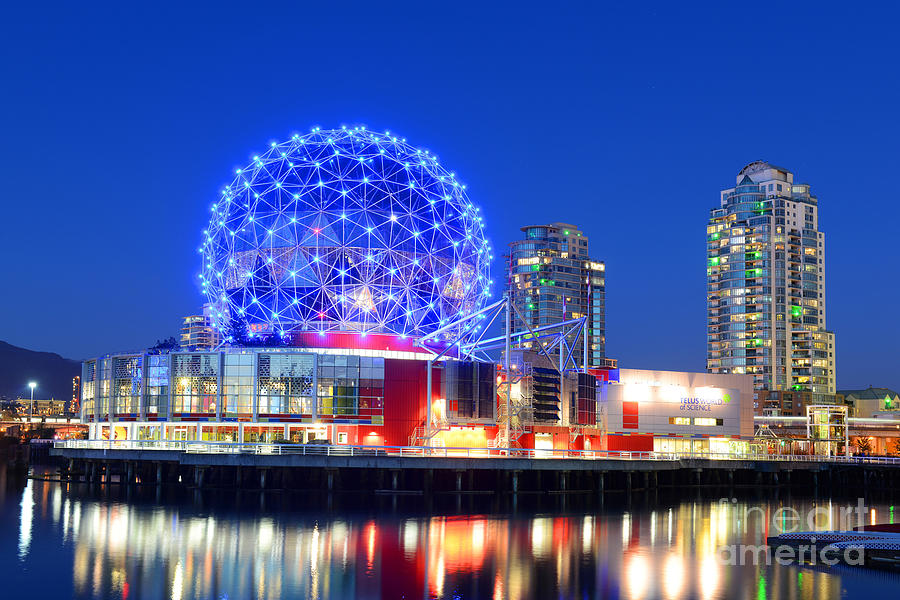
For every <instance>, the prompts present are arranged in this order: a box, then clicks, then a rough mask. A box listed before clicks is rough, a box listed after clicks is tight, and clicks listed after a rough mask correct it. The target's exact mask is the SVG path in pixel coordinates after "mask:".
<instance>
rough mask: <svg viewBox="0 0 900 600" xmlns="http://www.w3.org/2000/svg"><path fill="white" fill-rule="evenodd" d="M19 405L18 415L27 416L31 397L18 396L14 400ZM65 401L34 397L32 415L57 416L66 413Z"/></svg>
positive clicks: (30, 405)
mask: <svg viewBox="0 0 900 600" xmlns="http://www.w3.org/2000/svg"><path fill="white" fill-rule="evenodd" d="M16 402H17V403H18V405H19V407H20V408H19V415H20V416H23V417H28V416H30V415H31V407H32V404H31V398H19V399H17V400H16ZM66 412H67V411H66V401H65V400H57V399H56V398H50V399H39V398H35V399H34V416H35V417H57V416H62V415H65V414H66Z"/></svg>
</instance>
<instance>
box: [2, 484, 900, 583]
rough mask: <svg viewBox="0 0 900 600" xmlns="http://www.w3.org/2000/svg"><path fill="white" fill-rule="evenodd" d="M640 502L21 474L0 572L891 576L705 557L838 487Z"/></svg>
mask: <svg viewBox="0 0 900 600" xmlns="http://www.w3.org/2000/svg"><path fill="white" fill-rule="evenodd" d="M844 504H847V502H844ZM851 504H852V503H851ZM639 505H640V503H635V505H634V507H621V508H615V507H612V506H610V507H608V508H607V509H605V510H600V511H593V512H589V513H586V514H585V513H578V512H576V513H565V514H534V515H517V516H510V515H442V516H422V515H406V516H405V515H404V514H403V513H402V512H400V513H397V514H391V513H387V514H379V513H372V514H365V513H363V514H359V513H350V514H348V515H341V514H340V513H331V514H329V513H328V512H327V511H320V512H313V513H310V512H309V511H306V512H298V511H292V512H283V511H280V512H275V511H269V512H266V511H260V510H246V509H245V510H243V511H242V512H237V511H235V510H228V509H211V510H209V511H208V512H206V511H205V509H201V508H197V507H194V506H192V505H191V504H190V503H186V504H185V503H169V504H164V505H155V504H153V503H150V502H123V501H112V500H108V499H105V496H104V493H103V492H102V491H101V492H89V491H88V489H87V488H86V487H85V486H80V485H79V486H71V487H70V488H69V489H65V488H64V487H62V486H61V485H60V484H58V483H53V482H45V481H31V480H29V481H28V482H27V485H26V486H25V487H24V489H22V488H19V489H17V490H15V491H13V492H10V491H9V490H7V491H6V493H5V495H2V496H0V509H2V512H0V515H2V518H3V521H2V523H0V524H2V526H3V528H2V530H0V531H2V533H0V540H4V541H10V542H11V543H10V544H6V543H4V544H3V546H4V547H6V546H15V558H12V559H11V560H10V557H7V556H6V554H3V555H0V564H3V565H5V566H2V567H0V574H2V575H4V579H5V580H9V577H11V578H12V579H11V581H12V585H13V586H16V585H19V584H20V582H25V581H28V584H27V585H28V589H29V590H31V591H34V592H35V593H36V597H41V596H50V595H55V596H59V597H69V596H71V597H76V598H172V599H189V598H229V599H238V598H282V597H297V598H321V599H328V598H404V597H405V598H494V599H500V598H550V597H557V598H627V599H634V600H637V599H642V598H666V599H675V598H702V599H711V598H729V599H730V598H754V599H763V598H827V597H839V596H841V595H842V593H843V594H844V595H845V596H846V595H849V596H850V597H855V595H856V594H857V593H859V594H863V593H879V592H881V593H883V592H885V591H888V590H890V591H893V590H895V589H897V588H896V586H897V584H898V583H900V579H898V578H896V577H894V576H892V575H888V574H881V573H873V572H869V571H853V570H848V569H843V570H838V571H835V570H832V571H824V570H821V569H812V568H808V567H796V566H784V567H782V566H771V567H767V566H765V565H759V566H755V565H752V564H750V565H745V566H735V567H729V566H723V565H722V564H721V563H720V561H719V560H718V556H719V555H718V554H717V549H719V548H720V547H721V546H723V545H725V544H734V543H745V544H763V543H765V538H766V536H767V535H770V534H773V533H775V532H774V531H772V528H773V527H775V526H777V525H778V521H777V514H776V512H775V511H776V510H777V509H778V508H779V506H782V505H786V506H793V507H795V508H797V509H798V510H799V511H801V513H802V514H804V515H805V514H807V512H808V511H809V510H811V509H813V508H814V507H815V508H817V511H816V513H815V514H814V525H815V526H816V528H819V529H828V528H830V527H832V526H833V525H834V524H835V522H836V520H837V518H838V516H839V512H838V511H839V506H840V505H839V503H837V502H833V503H832V502H829V501H828V500H825V501H820V502H819V503H818V504H815V503H813V502H812V501H807V500H791V501H787V500H783V501H777V502H770V503H764V504H759V503H754V502H752V501H740V502H737V503H732V502H718V501H712V500H704V501H683V500H679V501H672V502H669V503H666V501H662V502H660V503H657V504H655V505H653V506H648V504H647V503H645V504H643V505H640V506H639ZM872 507H873V508H874V510H875V511H876V514H882V515H884V516H887V515H888V514H890V515H891V517H892V516H893V512H892V511H891V510H890V509H889V508H888V507H886V506H883V505H879V504H873V505H872ZM750 509H752V510H750ZM866 516H867V519H868V517H869V513H867V515H866ZM14 532H15V533H14ZM16 534H17V535H16ZM16 538H17V540H16ZM13 540H16V541H17V543H15V541H13ZM4 552H5V551H4ZM49 567H52V568H49ZM18 570H23V571H24V572H25V576H23V577H22V578H20V579H17V578H18V577H19V574H18ZM7 571H9V573H7ZM14 571H15V572H14ZM40 574H43V575H44V577H37V578H36V577H35V576H36V575H40ZM7 575H9V577H6V576H7ZM48 575H49V577H48ZM22 585H24V583H22ZM23 589H24V588H23Z"/></svg>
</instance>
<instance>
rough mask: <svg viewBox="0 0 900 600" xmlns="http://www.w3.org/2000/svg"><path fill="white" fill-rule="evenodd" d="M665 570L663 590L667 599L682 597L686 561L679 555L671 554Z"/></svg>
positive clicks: (667, 559)
mask: <svg viewBox="0 0 900 600" xmlns="http://www.w3.org/2000/svg"><path fill="white" fill-rule="evenodd" d="M663 569H664V571H663V590H664V591H665V594H666V598H679V597H681V588H682V587H683V586H684V569H685V566H684V559H682V558H681V556H679V555H677V554H674V553H673V554H670V555H669V556H668V557H667V558H666V562H665V566H664V567H663Z"/></svg>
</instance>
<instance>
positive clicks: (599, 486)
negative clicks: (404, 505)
mask: <svg viewBox="0 0 900 600" xmlns="http://www.w3.org/2000/svg"><path fill="white" fill-rule="evenodd" d="M51 453H52V454H53V455H55V456H60V457H62V458H64V459H65V462H66V466H65V467H64V469H63V470H62V476H63V477H64V478H65V479H67V480H71V481H84V482H95V483H96V482H106V483H123V484H124V483H141V484H153V485H180V486H186V487H194V488H207V487H209V488H232V489H235V488H237V489H286V490H300V489H306V490H320V491H324V492H365V491H368V492H384V493H417V494H432V493H461V494H480V493H485V494H486V493H493V494H520V493H522V494H527V493H564V494H576V493H577V494H601V495H602V494H605V493H607V492H626V493H628V492H631V491H639V490H652V489H661V488H675V487H703V486H740V487H766V486H778V487H789V488H797V489H803V490H805V491H808V492H813V491H822V492H834V491H841V492H851V491H853V490H855V489H859V490H863V489H865V490H890V489H897V488H898V487H900V466H894V465H872V464H865V463H861V464H854V463H835V462H827V461H821V462H818V461H809V460H803V461H784V460H779V461H772V460H752V459H704V458H681V459H673V460H660V459H617V458H603V459H596V460H585V459H566V458H507V457H483V458H481V457H479V458H474V457H473V458H466V457H459V458H457V457H439V456H435V457H431V456H424V457H423V456H391V455H375V454H373V455H354V456H341V455H330V456H329V455H326V453H325V452H324V451H323V452H322V453H321V454H318V455H317V454H306V455H302V454H283V455H277V454H273V455H266V454H240V453H198V452H185V451H183V450H121V449H115V448H109V449H98V448H90V449H87V448H62V449H61V448H57V449H53V450H52V451H51Z"/></svg>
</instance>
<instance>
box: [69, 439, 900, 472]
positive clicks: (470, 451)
mask: <svg viewBox="0 0 900 600" xmlns="http://www.w3.org/2000/svg"><path fill="white" fill-rule="evenodd" d="M54 447H55V448H59V449H85V450H145V451H156V450H169V451H177V452H185V453H192V454H261V455H302V456H398V457H427V458H520V459H521V458H526V459H544V458H557V459H560V458H565V459H579V460H604V459H615V460H658V461H676V460H683V459H691V458H699V459H713V460H765V461H779V462H830V463H848V464H882V465H895V466H900V458H893V457H886V456H866V457H860V456H818V455H809V454H766V453H760V452H749V453H741V454H737V453H717V452H652V451H645V452H628V451H620V450H568V449H537V450H535V449H526V448H453V447H450V448H446V447H434V448H432V447H427V446H360V445H349V444H340V445H326V444H291V443H277V442H272V443H248V442H245V443H240V442H207V441H175V440H59V441H56V442H55V443H54Z"/></svg>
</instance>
